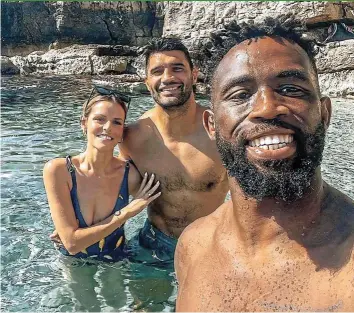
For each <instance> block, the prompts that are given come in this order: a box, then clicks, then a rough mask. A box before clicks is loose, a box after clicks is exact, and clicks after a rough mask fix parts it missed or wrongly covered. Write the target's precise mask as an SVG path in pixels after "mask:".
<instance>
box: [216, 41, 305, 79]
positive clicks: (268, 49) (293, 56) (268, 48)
mask: <svg viewBox="0 0 354 313" xmlns="http://www.w3.org/2000/svg"><path fill="white" fill-rule="evenodd" d="M280 65H281V66H283V67H287V66H289V67H292V66H295V67H304V68H307V67H308V66H311V64H310V59H309V57H308V55H307V54H306V52H305V51H304V50H303V49H302V48H301V47H300V46H299V45H297V44H296V43H294V42H290V41H289V40H287V39H285V38H281V37H262V38H253V39H248V40H245V41H243V42H241V43H239V44H237V45H235V46H234V47H232V48H231V49H230V50H229V51H228V52H227V54H226V55H225V56H224V57H223V59H222V60H221V62H220V63H219V65H218V67H217V70H216V73H215V78H217V76H220V75H221V74H222V75H223V76H224V75H225V73H227V72H230V71H232V72H233V74H235V73H240V70H241V69H244V70H245V69H247V70H252V68H253V67H254V69H257V68H258V67H268V68H269V70H271V69H274V67H275V66H276V67H277V68H278V67H279V66H280ZM240 74H241V73H240Z"/></svg>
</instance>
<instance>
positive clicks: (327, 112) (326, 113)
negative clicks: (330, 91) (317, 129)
mask: <svg viewBox="0 0 354 313" xmlns="http://www.w3.org/2000/svg"><path fill="white" fill-rule="evenodd" d="M320 101H321V117H322V121H323V122H324V124H325V126H326V129H327V128H328V126H329V123H330V121H331V116H332V102H331V99H330V98H328V97H322V98H321V100H320Z"/></svg>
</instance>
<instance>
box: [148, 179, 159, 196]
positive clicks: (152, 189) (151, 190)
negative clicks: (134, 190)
mask: <svg viewBox="0 0 354 313" xmlns="http://www.w3.org/2000/svg"><path fill="white" fill-rule="evenodd" d="M159 186H160V182H159V181H157V182H156V184H155V185H154V186H153V187H152V188H151V189H150V190H148V193H149V194H150V195H153V194H154V192H155V191H156V189H157V188H159Z"/></svg>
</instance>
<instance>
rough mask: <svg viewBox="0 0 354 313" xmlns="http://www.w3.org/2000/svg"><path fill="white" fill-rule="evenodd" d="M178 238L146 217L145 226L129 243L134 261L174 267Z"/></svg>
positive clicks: (128, 246) (129, 251)
mask: <svg viewBox="0 0 354 313" xmlns="http://www.w3.org/2000/svg"><path fill="white" fill-rule="evenodd" d="M176 245H177V239H176V238H173V237H169V236H167V235H166V234H164V233H163V232H161V231H160V230H158V229H157V228H156V227H155V226H153V225H152V224H151V223H150V221H149V220H148V219H146V221H145V224H144V226H143V228H142V229H141V230H140V231H139V233H138V234H137V235H135V236H134V237H133V238H132V239H131V240H129V241H128V243H127V247H126V249H127V252H128V255H129V259H130V260H131V261H132V262H139V263H144V264H147V265H153V266H158V267H166V268H173V262H174V255H175V250H176Z"/></svg>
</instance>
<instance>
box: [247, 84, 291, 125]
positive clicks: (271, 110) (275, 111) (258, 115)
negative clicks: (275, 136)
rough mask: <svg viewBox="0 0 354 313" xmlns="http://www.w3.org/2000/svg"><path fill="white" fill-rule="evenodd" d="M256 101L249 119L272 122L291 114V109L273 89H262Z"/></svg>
mask: <svg viewBox="0 0 354 313" xmlns="http://www.w3.org/2000/svg"><path fill="white" fill-rule="evenodd" d="M254 101H255V102H254V104H253V109H252V112H251V113H250V114H249V118H253V119H267V120H271V119H274V118H277V117H279V116H282V115H288V114H289V109H288V108H287V107H286V106H285V105H284V103H283V102H282V100H281V99H279V97H277V94H276V92H275V91H274V90H272V88H263V89H260V90H259V91H258V92H257V95H256V97H255V100H254Z"/></svg>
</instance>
